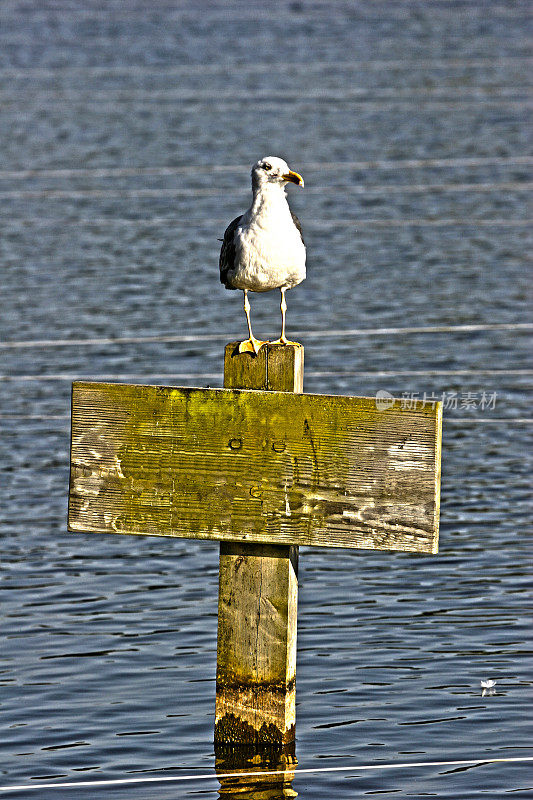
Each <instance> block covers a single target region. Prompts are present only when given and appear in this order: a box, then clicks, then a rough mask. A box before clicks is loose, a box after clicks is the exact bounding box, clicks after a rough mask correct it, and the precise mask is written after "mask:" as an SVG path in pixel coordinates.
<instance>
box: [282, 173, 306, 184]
mask: <svg viewBox="0 0 533 800" xmlns="http://www.w3.org/2000/svg"><path fill="white" fill-rule="evenodd" d="M282 177H283V180H284V181H290V182H291V183H295V184H296V186H301V187H302V188H303V186H304V179H303V178H302V176H301V175H298V173H297V172H293V171H292V169H290V170H289V171H288V172H286V173H285V175H283V176H282Z"/></svg>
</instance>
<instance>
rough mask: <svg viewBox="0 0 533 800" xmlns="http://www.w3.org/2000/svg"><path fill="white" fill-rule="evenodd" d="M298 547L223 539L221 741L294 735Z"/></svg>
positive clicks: (275, 741)
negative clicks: (252, 543) (225, 540)
mask: <svg viewBox="0 0 533 800" xmlns="http://www.w3.org/2000/svg"><path fill="white" fill-rule="evenodd" d="M297 551H298V548H296V547H285V546H279V545H266V544H256V545H251V544H241V543H240V542H228V543H226V542H224V543H222V544H221V545H220V570H219V594H218V638H217V682H216V688H217V692H216V706H215V741H217V742H226V743H227V742H233V743H236V742H239V743H241V744H258V743H259V744H261V745H271V746H282V745H284V744H287V743H288V742H290V741H292V740H293V739H294V731H295V728H294V726H295V693H296V683H295V682H296V626H297V604H298V552H297Z"/></svg>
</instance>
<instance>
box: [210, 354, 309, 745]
mask: <svg viewBox="0 0 533 800" xmlns="http://www.w3.org/2000/svg"><path fill="white" fill-rule="evenodd" d="M237 348H238V343H237V342H234V343H231V344H228V345H227V346H226V351H225V359H224V387H225V388H227V389H263V390H271V391H281V392H283V391H286V392H297V393H301V392H302V391H303V347H302V346H301V345H299V344H290V345H284V346H283V345H281V346H280V345H265V346H263V347H262V348H261V350H260V351H259V354H258V355H257V356H253V355H252V354H251V353H240V354H239V353H238V350H237ZM297 603H298V548H297V547H294V546H286V545H272V544H259V545H257V544H255V545H254V544H241V543H240V542H239V543H234V542H221V544H220V567H219V595H218V643H217V681H216V707H215V744H216V745H219V746H220V745H225V746H228V745H230V746H234V745H246V746H248V747H250V746H252V747H256V746H259V747H263V746H265V747H269V748H272V747H274V748H282V747H283V746H284V745H287V744H291V743H292V742H293V741H294V738H295V698H296V686H295V680H296V616H297Z"/></svg>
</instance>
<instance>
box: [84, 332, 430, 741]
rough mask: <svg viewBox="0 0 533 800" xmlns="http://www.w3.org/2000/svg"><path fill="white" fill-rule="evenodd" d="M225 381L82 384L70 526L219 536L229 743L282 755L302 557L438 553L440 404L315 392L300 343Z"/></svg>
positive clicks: (231, 363)
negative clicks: (314, 552) (356, 551)
mask: <svg viewBox="0 0 533 800" xmlns="http://www.w3.org/2000/svg"><path fill="white" fill-rule="evenodd" d="M224 385H225V387H226V388H225V389H183V388H174V387H168V386H132V385H121V384H110V383H88V382H79V383H75V384H74V385H73V391H72V451H71V478H70V494H69V528H70V530H72V531H89V532H90V531H94V532H100V533H119V534H151V535H156V536H182V537H190V538H195V539H218V540H220V569H219V602H218V644H217V682H216V707H215V744H218V745H222V746H225V745H228V744H229V745H231V746H234V745H237V744H239V745H241V744H247V745H252V746H254V745H259V746H264V745H266V746H269V747H270V746H275V747H284V746H285V745H290V744H291V743H292V744H294V736H295V679H296V616H297V597H298V547H297V546H298V545H300V544H302V545H316V546H322V547H356V548H370V549H375V550H404V551H413V552H418V553H435V552H437V546H438V525H439V487H440V441H441V405H440V404H439V403H435V404H424V403H422V402H420V403H410V404H409V405H410V408H409V409H408V410H406V409H404V407H403V405H402V403H401V402H400V401H391V402H390V403H386V404H385V405H386V406H387V407H386V408H382V407H378V405H379V404H377V403H376V400H375V398H361V397H339V396H328V395H309V394H301V392H302V387H303V348H302V347H301V345H298V344H290V345H285V346H280V345H267V346H265V347H263V348H261V350H260V351H259V354H258V355H257V357H256V356H253V355H252V354H250V353H242V354H238V350H237V348H236V343H233V344H230V345H228V346H227V347H226V352H225V362H224ZM250 389H253V391H248V390H250Z"/></svg>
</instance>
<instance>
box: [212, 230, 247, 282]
mask: <svg viewBox="0 0 533 800" xmlns="http://www.w3.org/2000/svg"><path fill="white" fill-rule="evenodd" d="M241 219H242V215H241V216H240V217H236V218H235V219H234V220H233V222H230V224H229V225H228V227H227V228H226V230H225V231H224V239H223V240H222V247H221V248H220V259H219V262H218V265H219V267H220V283H223V284H224V286H225V287H226V289H235V286H230V285H229V284H228V280H229V278H228V272H229V271H230V270H232V269H233V268H234V266H235V241H234V238H233V237H234V234H235V231H236V229H237V227H238V225H239V222H240V221H241Z"/></svg>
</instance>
